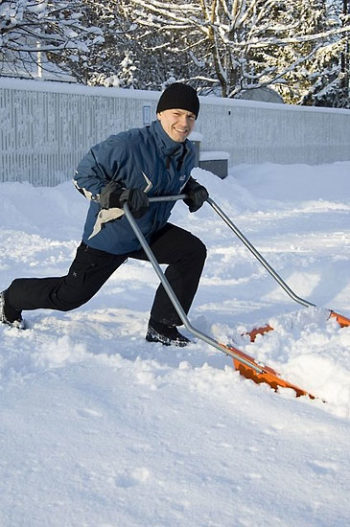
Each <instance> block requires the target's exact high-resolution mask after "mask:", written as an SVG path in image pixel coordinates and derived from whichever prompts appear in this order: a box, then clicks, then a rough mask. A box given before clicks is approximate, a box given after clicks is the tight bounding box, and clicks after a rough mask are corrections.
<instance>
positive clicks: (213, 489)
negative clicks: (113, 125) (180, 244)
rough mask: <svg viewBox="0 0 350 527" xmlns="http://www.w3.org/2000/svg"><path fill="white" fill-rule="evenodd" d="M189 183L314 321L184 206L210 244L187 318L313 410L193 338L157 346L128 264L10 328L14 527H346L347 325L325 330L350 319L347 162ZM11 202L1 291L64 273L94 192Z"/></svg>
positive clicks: (4, 394)
mask: <svg viewBox="0 0 350 527" xmlns="http://www.w3.org/2000/svg"><path fill="white" fill-rule="evenodd" d="M194 176H195V177H196V178H197V179H198V180H199V181H201V182H202V183H203V184H205V185H206V186H207V188H208V189H209V191H210V195H211V197H212V198H213V199H214V200H215V201H216V202H217V203H218V205H219V206H220V207H221V208H222V209H223V210H224V211H225V212H226V214H228V215H229V216H230V217H231V219H232V220H233V221H234V222H235V224H236V225H237V226H238V228H239V229H240V230H241V231H242V232H243V233H244V234H245V235H246V236H247V238H248V239H249V240H250V241H251V242H252V243H253V244H254V245H255V246H256V247H257V249H258V250H259V251H260V252H261V253H262V254H263V256H264V257H265V258H266V260H267V261H268V262H269V263H270V264H271V265H272V267H273V268H274V269H275V270H276V271H277V272H278V273H279V274H280V275H281V276H282V277H283V279H284V280H286V281H287V283H288V284H289V286H290V287H291V288H292V289H293V290H294V291H295V292H296V294H298V295H299V296H301V297H302V298H305V299H307V300H308V301H310V302H312V303H314V304H316V305H317V306H318V307H317V308H303V307H301V306H299V304H297V303H295V302H293V300H291V299H290V298H289V297H288V296H287V295H286V293H285V292H284V291H283V290H282V289H281V288H280V287H279V286H278V285H277V284H276V282H275V281H274V280H273V279H272V278H271V277H270V275H268V274H267V272H266V271H265V270H264V268H263V267H262V266H261V265H260V264H259V263H258V262H257V261H256V260H255V259H254V257H253V256H252V255H251V253H250V252H249V251H248V250H247V249H246V248H245V247H244V246H243V245H242V243H241V242H240V241H239V240H238V239H237V238H235V236H234V234H233V233H232V232H231V230H230V229H228V227H227V226H226V225H225V224H224V223H223V221H222V220H221V219H220V218H219V217H218V216H217V215H216V214H215V212H214V211H213V210H212V208H211V207H210V206H209V205H204V206H203V208H202V209H201V210H200V211H199V212H198V213H196V214H189V213H188V210H187V207H186V206H185V205H184V204H183V203H178V204H176V206H175V209H174V213H173V215H172V221H174V222H175V223H177V224H179V225H181V226H183V227H185V228H188V229H190V230H192V231H193V232H194V233H196V234H197V235H198V236H199V237H200V238H201V239H202V240H203V241H204V242H205V243H206V245H207V247H208V259H207V263H206V266H205V270H204V274H203V277H202V280H201V284H200V288H199V291H198V293H197V296H196V299H195V303H194V305H193V307H192V310H191V312H190V320H191V323H192V324H193V325H194V326H195V327H197V328H198V329H200V330H201V331H204V332H205V333H206V334H208V335H210V336H212V337H214V338H215V339H217V340H219V341H220V342H228V343H230V342H233V341H235V342H236V344H237V345H239V347H240V348H241V349H243V350H244V351H245V352H247V353H249V354H250V355H253V356H254V357H255V358H257V359H258V360H259V361H262V362H263V363H266V364H268V365H269V366H272V367H273V368H275V369H276V370H277V371H279V372H280V373H281V375H282V376H283V377H284V378H286V379H288V380H289V381H290V382H293V383H295V384H297V385H299V386H300V387H302V388H304V389H306V390H308V391H309V392H312V393H314V394H315V395H316V396H317V397H318V399H316V400H313V401H312V400H310V399H307V398H305V397H304V398H298V399H297V398H295V397H294V392H292V391H291V390H282V391H281V392H280V393H278V394H276V393H275V392H273V391H272V390H271V389H270V388H269V387H268V386H267V385H256V384H254V383H253V382H252V381H248V380H246V379H244V378H243V377H241V376H240V375H239V374H238V373H237V372H235V370H234V368H233V367H232V360H231V359H229V358H228V357H227V356H226V355H224V354H222V353H220V351H218V350H216V349H214V348H211V347H209V346H208V345H207V344H205V343H202V342H200V341H197V342H194V343H192V344H191V345H190V346H188V347H187V348H185V349H177V348H165V347H162V346H161V345H158V344H150V343H147V342H145V340H144V334H145V330H146V325H147V320H148V313H149V308H150V305H151V302H152V299H153V294H154V291H155V288H156V286H157V282H158V280H157V278H156V276H155V274H154V272H153V270H152V268H151V266H150V264H147V263H144V262H136V261H129V262H127V263H126V264H125V265H124V266H123V267H121V268H120V269H119V270H118V271H117V272H116V273H115V275H113V276H112V278H111V279H110V281H109V282H108V283H107V284H106V285H105V286H104V287H103V289H102V290H101V291H100V293H99V294H98V295H97V296H96V297H95V298H94V299H92V300H91V301H90V302H89V303H88V304H87V305H85V306H83V307H82V308H80V309H78V310H76V311H73V312H69V313H60V312H53V311H44V310H38V311H32V312H26V313H24V316H25V318H26V320H27V323H28V326H29V328H28V329H27V330H26V331H23V332H19V331H17V330H15V329H12V328H9V327H5V326H2V327H0V391H1V392H0V401H1V404H0V448H1V455H0V525H1V527H43V526H45V527H263V526H269V527H275V526H276V527H277V526H278V527H295V526H298V527H345V525H348V523H349V517H350V504H349V495H350V477H349V474H350V462H349V455H348V449H349V432H350V426H349V417H350V377H349V371H350V328H344V329H340V328H339V327H338V325H337V323H336V321H335V320H327V317H328V309H330V308H332V309H334V310H336V311H338V312H340V313H342V314H344V315H346V316H350V300H349V298H350V185H349V178H350V162H342V163H335V164H332V165H322V166H313V167H311V166H305V165H288V166H277V165H271V164H264V165H259V166H247V165H244V166H237V167H235V168H234V169H231V171H230V175H229V177H228V178H227V179H225V180H224V181H221V180H219V179H218V178H217V177H215V176H214V175H212V174H210V173H208V172H205V171H203V170H200V169H196V170H195V171H194ZM0 190H1V205H0V221H1V230H0V288H1V289H3V288H5V287H6V286H7V285H8V284H9V282H10V281H11V280H12V279H14V278H16V277H20V276H21V277H23V276H36V277H39V276H57V275H61V274H64V273H65V272H66V270H67V268H68V266H69V264H70V262H71V260H72V258H73V255H74V252H75V248H76V246H77V244H78V243H79V241H80V234H81V230H82V226H83V222H84V218H85V212H86V209H87V202H86V201H85V200H84V198H82V197H81V196H80V195H79V194H78V193H77V192H76V190H74V188H73V186H72V184H71V183H70V182H67V183H65V184H62V185H60V186H58V187H55V188H34V187H32V186H30V185H29V184H19V183H3V184H1V185H0ZM325 308H326V309H325ZM266 322H269V323H270V324H271V325H272V326H273V327H274V328H275V331H273V332H271V333H269V334H267V335H265V336H263V337H261V336H260V337H258V338H257V340H256V342H255V343H253V344H251V343H250V342H249V341H248V339H247V337H244V336H242V334H243V333H244V332H245V331H246V330H249V329H251V328H253V327H254V326H255V325H261V324H265V323H266ZM322 400H326V401H327V402H326V403H325V402H323V401H322Z"/></svg>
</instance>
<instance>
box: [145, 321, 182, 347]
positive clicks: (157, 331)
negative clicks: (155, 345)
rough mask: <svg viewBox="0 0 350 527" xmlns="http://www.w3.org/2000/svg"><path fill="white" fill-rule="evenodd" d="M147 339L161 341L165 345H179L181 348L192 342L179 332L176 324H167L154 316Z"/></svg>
mask: <svg viewBox="0 0 350 527" xmlns="http://www.w3.org/2000/svg"><path fill="white" fill-rule="evenodd" d="M146 340H147V341H148V342H161V343H162V344H163V345H164V346H178V347H181V348H183V347H184V346H187V344H189V343H190V342H191V341H190V340H189V339H188V338H187V337H185V336H184V335H181V333H179V332H178V330H177V327H176V326H167V325H166V324H162V323H161V322H157V321H156V320H153V319H152V318H151V319H150V321H149V323H148V330H147V335H146Z"/></svg>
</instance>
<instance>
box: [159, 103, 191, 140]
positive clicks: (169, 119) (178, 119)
mask: <svg viewBox="0 0 350 527" xmlns="http://www.w3.org/2000/svg"><path fill="white" fill-rule="evenodd" d="M157 118H158V120H159V121H160V124H161V125H162V127H163V130H164V131H165V132H166V133H167V134H168V136H169V137H170V138H171V139H172V140H173V141H176V142H177V143H183V142H184V141H185V139H187V137H188V136H189V134H190V133H191V132H192V130H193V128H194V124H195V121H196V116H195V114H194V113H192V112H189V111H188V110H181V109H178V108H174V109H171V110H163V111H162V112H159V113H157Z"/></svg>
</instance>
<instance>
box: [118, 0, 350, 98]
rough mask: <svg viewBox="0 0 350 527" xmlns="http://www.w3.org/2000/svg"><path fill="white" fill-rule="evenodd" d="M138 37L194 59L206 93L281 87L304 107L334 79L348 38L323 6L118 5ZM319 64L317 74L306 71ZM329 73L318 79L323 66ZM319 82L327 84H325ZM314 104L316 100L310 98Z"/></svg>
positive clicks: (191, 1) (222, 0)
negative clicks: (152, 38)
mask: <svg viewBox="0 0 350 527" xmlns="http://www.w3.org/2000/svg"><path fill="white" fill-rule="evenodd" d="M120 5H121V9H122V10H123V13H124V16H125V17H128V19H129V20H132V21H133V22H134V23H135V24H137V27H138V28H139V30H142V31H141V34H149V33H150V32H153V34H155V33H157V34H158V35H161V36H162V37H163V45H164V46H169V47H170V45H171V43H170V40H169V36H170V35H172V36H173V39H174V40H175V41H176V43H177V49H178V52H179V55H181V54H182V55H181V56H182V57H183V54H184V53H188V54H189V55H190V56H191V57H192V68H191V67H190V73H192V74H190V76H189V78H191V79H197V80H198V81H200V84H201V86H202V88H203V92H208V91H211V90H214V91H217V89H218V88H219V89H220V93H221V95H222V96H224V97H235V96H237V95H238V94H239V93H240V92H241V91H242V90H247V89H255V88H258V87H261V86H274V87H278V88H279V90H280V91H282V92H283V93H284V95H285V96H287V97H288V98H289V101H290V102H299V103H300V102H303V101H306V100H307V97H308V96H309V95H310V94H311V93H312V92H313V89H314V87H315V90H316V92H317V90H321V89H322V90H324V89H325V83H326V82H327V78H328V81H329V82H334V78H335V77H336V76H337V67H339V64H336V57H337V54H338V53H339V49H340V48H341V47H343V46H344V41H345V39H346V36H347V35H348V34H349V31H350V24H349V20H348V16H343V18H341V17H339V16H336V14H335V13H334V12H333V13H332V12H331V11H329V10H330V9H331V5H330V4H329V2H327V1H326V0H313V2H310V1H309V0H284V1H281V0H174V1H172V2H163V1H160V0H121V1H120ZM312 65H314V66H315V67H314V68H313V71H309V69H310V68H311V66H312ZM320 66H321V67H325V70H326V73H325V74H323V72H321V75H318V74H317V71H316V70H317V68H318V67H320ZM321 77H322V80H321ZM311 98H312V97H311Z"/></svg>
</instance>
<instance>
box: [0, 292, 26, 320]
mask: <svg viewBox="0 0 350 527" xmlns="http://www.w3.org/2000/svg"><path fill="white" fill-rule="evenodd" d="M5 292H6V291H2V292H1V293H0V322H2V323H3V324H7V325H8V326H11V327H13V328H17V329H25V323H24V320H23V318H22V316H21V314H20V313H18V312H13V313H11V311H13V310H11V308H9V307H8V306H7V305H6V300H5Z"/></svg>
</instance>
